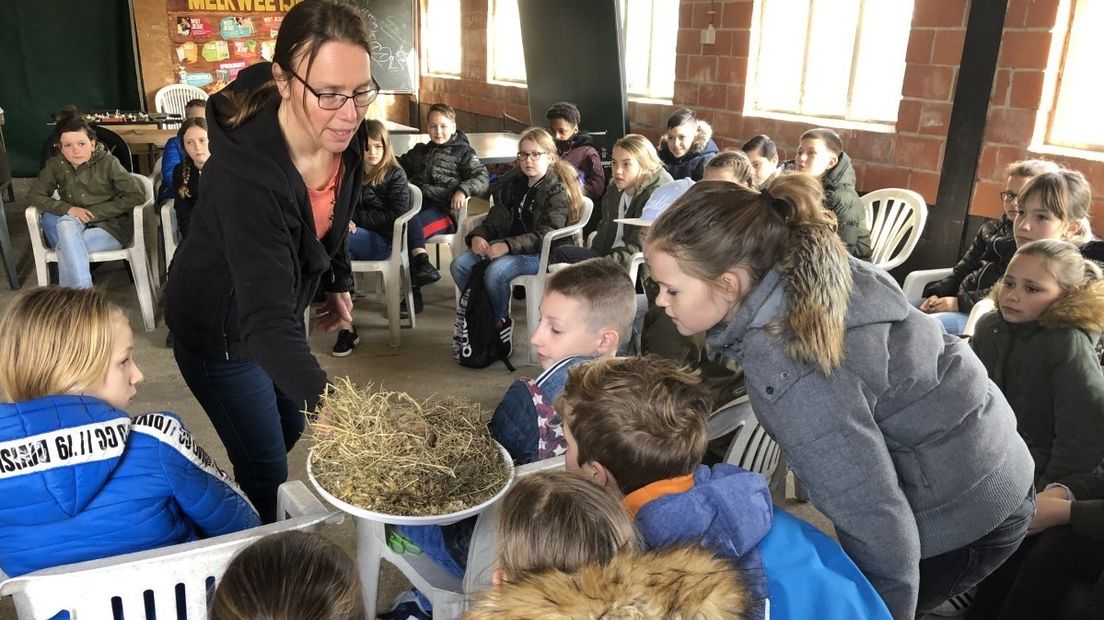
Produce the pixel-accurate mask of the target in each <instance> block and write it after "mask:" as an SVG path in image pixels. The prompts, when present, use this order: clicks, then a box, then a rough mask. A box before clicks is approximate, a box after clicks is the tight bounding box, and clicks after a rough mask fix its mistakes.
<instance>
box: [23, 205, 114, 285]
mask: <svg viewBox="0 0 1104 620" xmlns="http://www.w3.org/2000/svg"><path fill="white" fill-rule="evenodd" d="M42 233H43V234H44V235H45V236H46V243H47V244H48V245H49V246H50V247H52V248H54V249H56V250H57V257H58V284H60V285H62V286H67V287H69V288H92V272H91V270H89V268H88V255H89V254H91V253H92V252H103V251H106V250H118V249H121V248H122V247H123V246H122V244H120V243H119V240H118V239H116V238H115V237H112V236H111V233H109V232H107V231H106V230H104V229H102V228H97V227H95V226H85V225H84V223H83V222H81V221H80V220H78V219H77V218H75V217H73V216H71V215H63V216H60V217H59V216H57V215H54V214H53V213H46V212H45V211H43V212H42Z"/></svg>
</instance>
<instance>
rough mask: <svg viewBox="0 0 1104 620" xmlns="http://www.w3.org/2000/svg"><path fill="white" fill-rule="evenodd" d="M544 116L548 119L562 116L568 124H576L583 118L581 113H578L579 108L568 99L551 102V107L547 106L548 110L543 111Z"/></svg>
mask: <svg viewBox="0 0 1104 620" xmlns="http://www.w3.org/2000/svg"><path fill="white" fill-rule="evenodd" d="M544 118H546V119H548V120H553V119H557V118H562V119H563V120H565V121H567V124H568V125H576V126H578V124H579V123H580V122H582V120H583V117H582V114H580V113H579V108H578V107H577V106H576V105H575V104H574V103H571V102H569V101H561V102H559V103H553V104H552V107H550V108H548V111H547V112H545V113H544Z"/></svg>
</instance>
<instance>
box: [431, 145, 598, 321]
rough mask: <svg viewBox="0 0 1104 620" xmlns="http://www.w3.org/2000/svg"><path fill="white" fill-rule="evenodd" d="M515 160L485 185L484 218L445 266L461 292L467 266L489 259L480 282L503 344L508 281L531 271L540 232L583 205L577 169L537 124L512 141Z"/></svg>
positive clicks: (575, 216)
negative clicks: (514, 164) (488, 200)
mask: <svg viewBox="0 0 1104 620" xmlns="http://www.w3.org/2000/svg"><path fill="white" fill-rule="evenodd" d="M517 161H518V165H517V167H515V168H513V169H511V170H510V171H509V172H507V173H506V174H505V175H503V177H502V178H501V179H499V180H498V181H497V182H496V183H495V185H494V187H492V188H491V210H490V212H489V213H487V218H486V219H485V220H483V223H482V224H480V225H479V226H477V227H475V229H473V230H472V231H471V232H470V233H468V235H467V237H465V241H466V242H467V244H468V246H469V247H470V248H471V249H470V250H469V251H467V252H465V253H464V254H463V255H461V256H460V257H459V258H457V259H456V260H454V261H452V265H451V266H450V267H449V269H450V270H451V271H452V278H453V280H454V281H455V282H456V286H458V287H460V290H464V287H465V286H467V284H468V276H469V275H471V271H472V267H474V266H475V265H476V263H478V262H480V261H483V260H490V261H491V264H490V265H489V266H488V267H487V270H486V271H485V272H484V279H483V283H484V285H485V286H486V289H487V296H488V297H489V298H490V300H491V309H492V310H493V311H494V315H495V328H496V330H497V331H498V333H499V334H500V335H501V337H502V339H503V341H504V342H508V341H509V338H510V334H511V332H512V328H513V321H511V319H510V281H511V280H513V279H514V278H516V277H518V276H523V275H530V274H535V273H537V268H538V267H539V266H540V252H541V243H542V242H543V240H544V235H546V234H547V233H549V232H551V231H553V230H555V229H557V228H563V227H564V226H567V225H569V224H574V223H575V222H577V221H578V220H579V212H580V209H581V208H582V206H583V190H582V186H580V185H579V173H578V171H576V170H575V168H574V167H573V166H572V165H571V164H569V163H567V162H566V161H564V160H562V159H560V158H559V157H558V156H557V155H556V143H555V141H553V140H552V135H551V134H549V133H548V132H547V131H545V130H543V129H540V128H538V127H530V128H529V129H527V130H525V132H524V133H522V134H521V137H520V138H519V140H518V154H517ZM564 243H571V239H570V238H564V239H558V240H556V241H553V242H552V244H553V246H556V245H560V244H564ZM539 301H540V300H531V302H530V303H537V302H539Z"/></svg>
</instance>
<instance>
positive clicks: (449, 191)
mask: <svg viewBox="0 0 1104 620" xmlns="http://www.w3.org/2000/svg"><path fill="white" fill-rule="evenodd" d="M399 163H400V164H402V167H403V170H405V171H406V176H407V177H409V178H410V182H411V183H413V184H414V185H417V186H418V189H420V190H422V200H423V208H425V206H427V205H428V206H434V207H436V208H438V209H441V208H447V207H448V204H449V202H450V201H451V200H452V195H453V193H455V192H456V190H458V189H459V190H463V191H464V193H465V194H467V195H468V196H482V195H483V193H484V192H486V191H487V186H488V184H489V176H488V175H487V168H486V167H484V166H483V164H482V162H480V161H479V158H478V157H476V156H475V149H473V148H472V147H471V144H470V143H469V142H468V137H467V136H466V135H464V132H462V131H460V130H457V131H456V133H455V134H453V136H452V138H450V139H449V141H448V142H446V143H444V144H437V143H435V142H428V143H425V142H421V143H418V144H415V145H414V148H412V149H410V150H409V151H407V152H406V153H404V154H403V156H402V157H400V158H399Z"/></svg>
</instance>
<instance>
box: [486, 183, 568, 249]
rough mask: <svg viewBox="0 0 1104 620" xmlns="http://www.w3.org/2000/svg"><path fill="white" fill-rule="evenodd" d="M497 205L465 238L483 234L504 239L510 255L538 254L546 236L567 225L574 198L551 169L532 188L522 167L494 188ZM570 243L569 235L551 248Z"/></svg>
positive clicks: (493, 192) (554, 243)
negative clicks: (572, 198)
mask: <svg viewBox="0 0 1104 620" xmlns="http://www.w3.org/2000/svg"><path fill="white" fill-rule="evenodd" d="M491 195H492V196H493V197H494V204H493V205H492V206H491V210H490V212H489V213H487V219H485V220H483V223H482V224H480V225H479V226H476V227H475V229H474V230H472V231H471V233H469V234H468V236H467V237H466V238H465V240H466V241H467V242H468V245H469V246H470V245H471V240H472V237H483V239H485V240H487V241H488V242H493V241H504V242H506V245H508V246H510V254H539V253H540V251H541V242H542V241H543V240H544V236H545V235H546V234H548V233H549V232H551V231H553V230H556V229H557V228H563V227H564V226H567V225H568V223H569V222H568V219H569V217H570V214H571V197H570V196H569V195H568V193H567V191H565V190H564V186H563V183H561V182H560V178H559V177H558V176H556V173H555V172H554V171H552V170H551V169H550V170H549V171H548V173H547V174H545V175H544V177H542V178H541V180H539V181H537V182H536V183H535V184H534V185H533V186H532V187H530V186H529V178H528V177H526V176H525V175H524V174H522V172H521V169H519V168H514V169H512V170H510V171H509V172H507V173H506V174H505V176H503V177H502V179H501V180H499V181H498V182H497V183H495V185H494V187H493V188H492V190H491ZM564 243H571V238H570V237H565V238H563V239H557V240H556V241H553V242H552V247H556V246H557V245H562V244H564Z"/></svg>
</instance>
